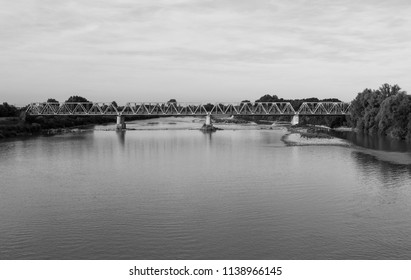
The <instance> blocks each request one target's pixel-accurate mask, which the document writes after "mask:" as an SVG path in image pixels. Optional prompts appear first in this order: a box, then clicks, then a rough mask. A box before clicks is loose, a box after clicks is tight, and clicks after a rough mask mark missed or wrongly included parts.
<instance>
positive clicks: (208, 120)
mask: <svg viewBox="0 0 411 280" xmlns="http://www.w3.org/2000/svg"><path fill="white" fill-rule="evenodd" d="M201 130H202V131H215V130H216V128H215V127H214V126H213V123H212V122H211V114H210V113H207V115H206V118H205V123H204V124H203V127H202V128H201Z"/></svg>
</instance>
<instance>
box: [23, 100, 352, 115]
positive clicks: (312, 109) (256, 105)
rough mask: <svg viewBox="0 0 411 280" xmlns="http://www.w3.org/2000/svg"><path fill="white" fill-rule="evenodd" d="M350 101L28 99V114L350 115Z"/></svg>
mask: <svg viewBox="0 0 411 280" xmlns="http://www.w3.org/2000/svg"><path fill="white" fill-rule="evenodd" d="M350 106H351V104H350V103H345V102H304V103H302V104H301V105H300V107H299V108H298V109H295V108H293V106H292V105H291V103H289V102H249V103H215V104H210V103H208V104H204V103H170V102H168V103H155V102H140V103H139V102H129V103H127V104H126V105H125V106H115V104H114V103H104V102H96V103H94V102H67V103H51V102H43V103H31V104H30V105H29V106H28V108H27V111H26V112H27V113H28V114H30V115H38V116H47V115H63V116H67V115H68V116H83V115H89V116H128V115H129V116H150V115H154V116H205V115H240V116H241V115H256V116H265V115H290V116H292V115H313V116H316V115H319V116H322V115H335V116H339V115H349V114H350V110H349V109H350Z"/></svg>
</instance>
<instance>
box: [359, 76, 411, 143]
mask: <svg viewBox="0 0 411 280" xmlns="http://www.w3.org/2000/svg"><path fill="white" fill-rule="evenodd" d="M351 119H352V126H353V127H355V128H357V129H358V130H359V131H363V132H367V133H379V134H381V135H388V136H390V137H393V138H398V139H406V138H408V139H411V96H410V95H408V94H407V93H406V92H405V91H402V90H401V88H400V87H399V86H398V85H393V86H392V85H388V84H384V85H382V86H381V87H380V88H379V89H377V90H371V89H365V90H363V91H362V92H360V93H358V95H357V97H356V98H355V99H354V100H353V101H352V105H351Z"/></svg>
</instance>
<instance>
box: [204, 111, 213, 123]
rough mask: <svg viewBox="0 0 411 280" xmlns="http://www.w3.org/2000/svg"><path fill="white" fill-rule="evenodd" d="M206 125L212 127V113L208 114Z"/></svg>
mask: <svg viewBox="0 0 411 280" xmlns="http://www.w3.org/2000/svg"><path fill="white" fill-rule="evenodd" d="M205 125H207V126H209V125H212V123H211V114H210V113H208V114H207V115H206V119H205Z"/></svg>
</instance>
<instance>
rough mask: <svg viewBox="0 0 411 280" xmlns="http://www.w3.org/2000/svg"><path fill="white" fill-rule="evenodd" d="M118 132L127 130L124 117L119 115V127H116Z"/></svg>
mask: <svg viewBox="0 0 411 280" xmlns="http://www.w3.org/2000/svg"><path fill="white" fill-rule="evenodd" d="M116 129H117V130H122V129H126V122H125V120H124V116H122V115H118V116H117V125H116Z"/></svg>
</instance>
